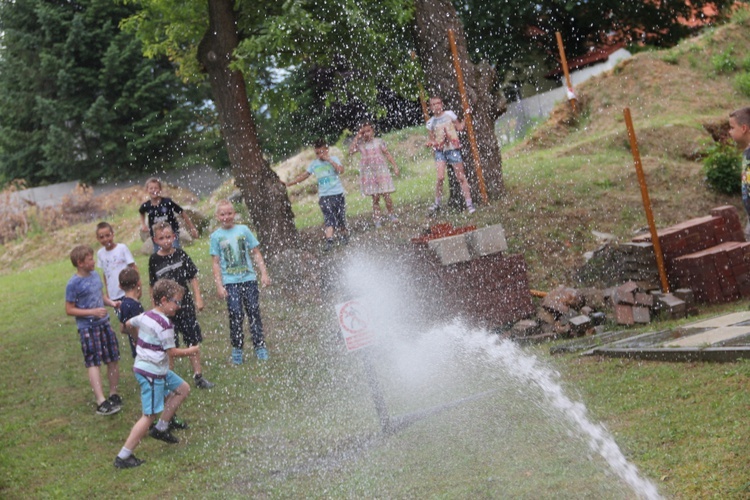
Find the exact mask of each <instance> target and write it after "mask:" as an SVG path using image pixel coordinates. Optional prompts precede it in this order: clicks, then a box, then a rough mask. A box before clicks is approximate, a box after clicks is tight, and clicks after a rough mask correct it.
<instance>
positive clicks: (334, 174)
mask: <svg viewBox="0 0 750 500" xmlns="http://www.w3.org/2000/svg"><path fill="white" fill-rule="evenodd" d="M315 156H317V158H316V159H315V160H313V161H312V163H310V165H309V166H308V167H307V170H306V171H305V172H303V173H301V174H300V175H298V176H297V177H296V178H294V179H293V180H291V181H289V182H286V183H284V185H285V186H286V187H290V186H294V185H295V184H298V183H300V182H302V181H304V180H305V179H307V178H308V177H310V176H311V175H315V178H316V179H317V181H318V196H319V199H318V205H319V206H320V210H321V211H322V212H323V221H324V222H323V225H324V226H325V230H324V231H325V237H326V246H325V251H326V252H327V251H329V250H330V249H331V248H332V247H333V231H334V229H337V230H338V231H339V232H340V233H341V238H342V239H343V242H344V244H346V243H348V242H349V230H348V229H347V227H346V200H345V198H344V186H343V185H342V184H341V179H340V178H339V174H343V173H344V165H342V164H341V161H340V160H339V159H338V158H337V157H335V156H331V155H330V154H329V153H328V145H327V144H326V142H325V140H323V139H318V140H317V141H315Z"/></svg>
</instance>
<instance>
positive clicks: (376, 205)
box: [372, 194, 380, 218]
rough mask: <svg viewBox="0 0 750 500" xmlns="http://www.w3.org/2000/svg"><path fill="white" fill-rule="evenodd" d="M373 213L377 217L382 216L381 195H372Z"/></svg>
mask: <svg viewBox="0 0 750 500" xmlns="http://www.w3.org/2000/svg"><path fill="white" fill-rule="evenodd" d="M372 215H373V217H375V218H378V217H380V195H379V194H374V195H372Z"/></svg>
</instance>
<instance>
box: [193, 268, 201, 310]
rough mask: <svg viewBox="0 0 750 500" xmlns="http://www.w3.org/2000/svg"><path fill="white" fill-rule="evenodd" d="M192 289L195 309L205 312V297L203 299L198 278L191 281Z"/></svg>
mask: <svg viewBox="0 0 750 500" xmlns="http://www.w3.org/2000/svg"><path fill="white" fill-rule="evenodd" d="M190 287H191V288H192V289H193V297H194V299H195V300H194V302H195V308H196V309H197V310H199V311H202V310H203V297H201V287H200V284H199V283H198V277H197V276H196V277H195V278H193V279H191V280H190Z"/></svg>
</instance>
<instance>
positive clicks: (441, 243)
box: [427, 234, 471, 266]
mask: <svg viewBox="0 0 750 500" xmlns="http://www.w3.org/2000/svg"><path fill="white" fill-rule="evenodd" d="M427 246H428V247H429V248H430V250H432V251H433V252H435V254H437V256H438V258H439V259H440V263H441V264H442V265H444V266H448V265H451V264H457V263H459V262H468V261H470V260H471V254H470V253H469V246H468V245H467V244H466V237H465V236H464V235H463V234H458V235H456V236H448V237H446V238H438V239H436V240H430V241H428V242H427Z"/></svg>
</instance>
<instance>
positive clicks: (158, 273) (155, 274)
mask: <svg viewBox="0 0 750 500" xmlns="http://www.w3.org/2000/svg"><path fill="white" fill-rule="evenodd" d="M152 229H153V232H154V242H155V243H156V244H157V245H158V246H159V250H158V251H157V252H156V253H153V254H151V257H149V260H148V282H149V286H151V287H152V290H153V286H154V284H155V283H156V282H157V281H158V280H161V279H165V278H168V279H171V280H174V281H176V282H177V283H178V284H179V285H180V286H182V287H183V288H185V290H186V291H185V294H184V295H185V296H184V298H183V300H182V307H180V308H179V310H178V311H177V312H176V314H175V316H174V318H173V321H174V330H175V339H174V340H175V345H176V346H179V345H180V342H179V337H178V336H177V334H178V333H179V334H181V335H182V338H183V340H184V341H185V344H186V345H187V346H198V345H200V343H201V342H203V334H202V333H201V326H200V324H198V318H197V316H196V314H197V311H202V310H203V297H202V296H201V289H200V284H199V283H198V268H197V267H196V266H195V264H194V263H193V259H191V258H190V256H189V255H188V254H187V253H185V251H184V250H182V249H181V248H175V247H174V246H173V244H174V241H175V234H174V232H173V230H172V226H171V225H170V224H169V223H168V222H166V221H162V222H157V223H156V224H154V227H153V228H152ZM188 285H190V288H192V291H193V293H192V294H191V293H190V288H188ZM193 297H195V300H193ZM154 303H155V302H154ZM189 359H190V365H191V366H192V368H193V379H194V381H195V386H196V387H197V388H199V389H210V388H212V387H213V386H214V384H213V383H212V382H209V381H208V380H207V379H206V378H204V377H203V369H202V368H201V358H200V350H198V351H196V353H195V354H194V355H192V356H190V358H189ZM170 366H171V365H170Z"/></svg>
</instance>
